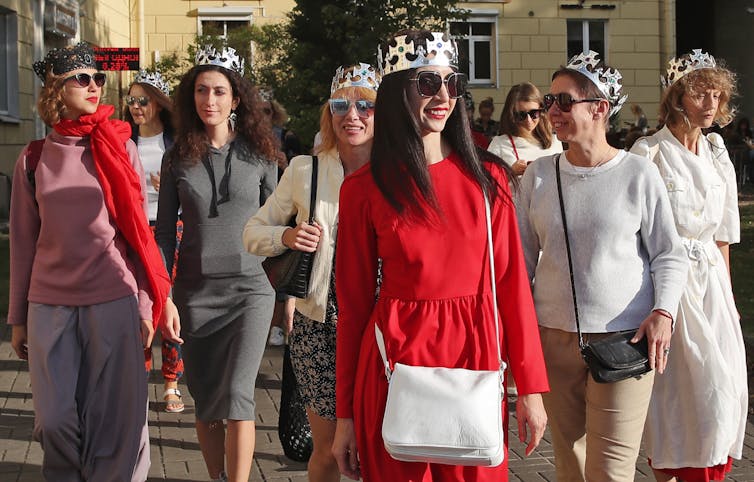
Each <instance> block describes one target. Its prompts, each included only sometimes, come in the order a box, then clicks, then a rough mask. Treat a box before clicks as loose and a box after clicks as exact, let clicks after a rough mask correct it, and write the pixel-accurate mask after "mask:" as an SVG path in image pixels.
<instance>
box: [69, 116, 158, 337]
mask: <svg viewBox="0 0 754 482" xmlns="http://www.w3.org/2000/svg"><path fill="white" fill-rule="evenodd" d="M113 112H115V107H113V106H111V105H100V106H99V107H98V108H97V112H95V113H94V114H88V115H82V116H81V117H79V118H78V119H76V120H70V119H64V120H61V121H60V122H58V123H57V124H55V126H54V129H55V132H57V133H58V134H60V135H63V136H75V137H85V136H91V140H90V142H89V145H90V146H91V149H92V156H93V157H94V166H95V168H96V170H97V176H98V177H99V183H100V185H101V186H102V193H103V194H104V197H105V206H106V207H107V212H108V213H109V214H110V218H111V219H112V220H113V222H114V223H115V225H116V227H117V228H118V230H119V231H120V233H121V234H122V235H123V237H124V238H126V241H127V242H128V244H129V245H130V246H131V248H132V249H133V250H134V251H136V252H137V253H138V254H139V259H140V260H141V263H142V265H144V270H145V271H146V275H147V280H149V287H150V288H151V290H152V302H153V304H152V323H153V324H154V326H155V327H157V325H158V323H159V322H161V320H162V309H163V307H164V305H165V299H166V298H167V296H168V293H169V291H170V279H169V278H168V274H167V271H166V270H165V263H164V262H163V261H162V256H161V255H160V250H159V248H158V247H157V243H156V242H155V240H154V236H152V231H151V230H150V229H149V222H148V221H147V216H146V214H145V213H144V207H143V206H144V197H143V194H142V192H141V179H139V175H138V174H137V173H136V171H135V170H134V168H133V166H132V165H131V159H130V158H129V157H128V152H126V141H128V139H130V138H131V127H130V126H129V125H128V123H126V122H123V121H119V120H109V119H108V118H109V117H110V116H111V115H112V114H113Z"/></svg>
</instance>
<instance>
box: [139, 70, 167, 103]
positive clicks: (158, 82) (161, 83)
mask: <svg viewBox="0 0 754 482" xmlns="http://www.w3.org/2000/svg"><path fill="white" fill-rule="evenodd" d="M133 83H134V84H149V85H151V86H152V87H154V88H156V89H157V90H160V91H162V93H163V94H165V95H167V96H170V86H169V85H168V83H167V82H165V79H164V78H162V75H161V74H160V73H159V72H147V71H146V70H144V69H141V70H139V73H138V74H136V77H134V82H133Z"/></svg>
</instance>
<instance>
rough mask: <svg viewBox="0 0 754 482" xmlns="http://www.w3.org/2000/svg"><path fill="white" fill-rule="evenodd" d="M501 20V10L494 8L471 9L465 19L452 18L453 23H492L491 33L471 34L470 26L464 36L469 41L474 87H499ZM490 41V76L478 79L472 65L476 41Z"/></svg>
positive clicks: (471, 83)
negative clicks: (498, 43) (498, 42)
mask: <svg viewBox="0 0 754 482" xmlns="http://www.w3.org/2000/svg"><path fill="white" fill-rule="evenodd" d="M499 20H500V11H499V10H493V9H471V10H469V16H468V17H467V18H465V19H454V20H450V22H451V23H465V24H470V23H490V24H492V34H491V35H471V28H470V27H469V34H468V35H464V36H462V38H463V39H464V40H468V41H469V86H472V87H495V88H497V87H499V85H498V75H497V72H498V70H499V68H498V65H499V58H498V56H499V54H498V47H497V37H498V32H499ZM485 40H486V41H488V42H489V43H490V59H489V60H490V75H491V76H492V77H490V78H489V79H477V78H475V77H474V69H473V68H472V67H471V66H473V65H474V60H475V59H474V48H473V43H474V42H481V41H485Z"/></svg>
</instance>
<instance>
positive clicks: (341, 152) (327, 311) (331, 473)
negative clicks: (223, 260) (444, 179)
mask: <svg viewBox="0 0 754 482" xmlns="http://www.w3.org/2000/svg"><path fill="white" fill-rule="evenodd" d="M379 79H380V75H379V74H378V73H377V72H376V70H375V68H374V67H372V66H371V65H369V64H364V63H360V64H356V65H348V66H342V67H339V68H338V70H337V71H336V72H335V77H333V81H332V85H331V88H330V99H329V100H328V101H327V102H326V103H325V105H324V106H322V115H321V117H320V133H321V137H322V141H321V143H320V144H319V145H318V146H317V148H316V151H315V153H316V156H317V159H318V174H317V192H316V195H317V197H316V199H317V203H316V207H315V210H314V212H315V218H316V221H315V223H314V224H308V223H307V220H308V219H309V211H310V210H311V207H310V206H309V203H310V196H311V176H312V161H313V158H312V156H298V157H295V158H294V159H293V160H292V161H291V165H290V166H289V167H288V168H287V169H286V170H285V172H283V177H282V178H281V179H280V184H278V187H277V188H276V189H275V192H274V193H273V195H272V196H271V197H270V198H269V199H268V200H267V202H266V203H265V205H264V206H262V208H261V209H260V210H259V212H257V214H256V215H254V217H252V218H251V219H250V220H249V222H248V223H247V224H246V228H245V229H244V242H245V244H246V248H247V249H248V250H249V251H250V252H253V253H255V254H259V255H262V256H275V255H278V254H281V253H282V252H283V251H284V250H285V249H286V248H290V249H299V250H302V251H308V252H314V251H316V252H317V254H316V256H315V257H314V266H313V268H312V273H311V281H310V286H311V288H310V292H309V296H308V297H306V298H304V299H297V300H296V311H295V312H294V315H293V331H292V332H291V335H290V342H289V343H290V350H291V361H292V363H293V369H294V373H295V375H296V381H297V382H298V385H299V389H300V391H301V396H302V398H303V399H304V403H305V404H306V412H307V415H308V417H309V424H310V426H311V429H312V438H313V441H314V451H313V453H312V456H311V458H310V459H309V467H308V468H309V480H310V481H312V482H337V481H338V480H340V473H339V472H338V464H337V463H336V461H335V458H334V457H333V454H332V450H331V447H332V443H333V437H334V436H335V326H336V323H337V321H338V307H337V303H336V300H335V273H334V266H333V262H334V258H335V237H336V232H337V229H338V196H339V193H340V186H341V184H342V183H343V179H344V177H346V176H349V175H350V174H351V173H353V172H355V171H357V170H359V169H360V168H361V167H362V166H364V165H365V164H366V163H367V162H368V161H369V154H370V151H371V148H372V136H373V134H374V100H375V98H376V97H377V87H378V85H379ZM293 216H295V218H296V223H297V225H296V227H295V228H291V227H288V226H286V223H287V222H288V220H289V219H291V217H293Z"/></svg>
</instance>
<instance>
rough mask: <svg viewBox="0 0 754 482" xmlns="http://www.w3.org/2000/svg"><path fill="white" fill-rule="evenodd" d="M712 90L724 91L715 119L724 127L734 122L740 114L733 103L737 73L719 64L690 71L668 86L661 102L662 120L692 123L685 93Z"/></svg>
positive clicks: (670, 124) (671, 122)
mask: <svg viewBox="0 0 754 482" xmlns="http://www.w3.org/2000/svg"><path fill="white" fill-rule="evenodd" d="M709 89H712V90H719V91H720V104H719V105H718V107H717V113H716V114H715V122H716V123H717V124H718V125H720V126H721V127H724V126H726V125H728V124H730V123H731V122H732V121H733V119H734V118H735V116H736V110H735V108H734V107H733V106H732V105H731V104H730V100H731V98H733V97H735V96H736V94H737V90H736V74H735V73H733V72H731V71H730V70H728V69H726V68H725V67H722V66H720V65H719V64H718V66H717V67H715V68H711V69H699V70H695V71H693V72H690V73H688V74H686V75H684V76H683V77H681V78H680V79H678V80H677V81H676V82H675V83H674V84H673V85H671V86H670V87H668V88H667V89H665V92H664V93H663V95H662V101H661V102H660V115H659V117H660V122H662V123H664V124H667V125H669V126H677V125H680V124H681V123H685V124H686V125H690V124H689V120H688V118H687V117H686V113H685V112H684V111H683V103H682V101H683V96H684V94H697V93H701V92H704V91H706V90H709Z"/></svg>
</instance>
